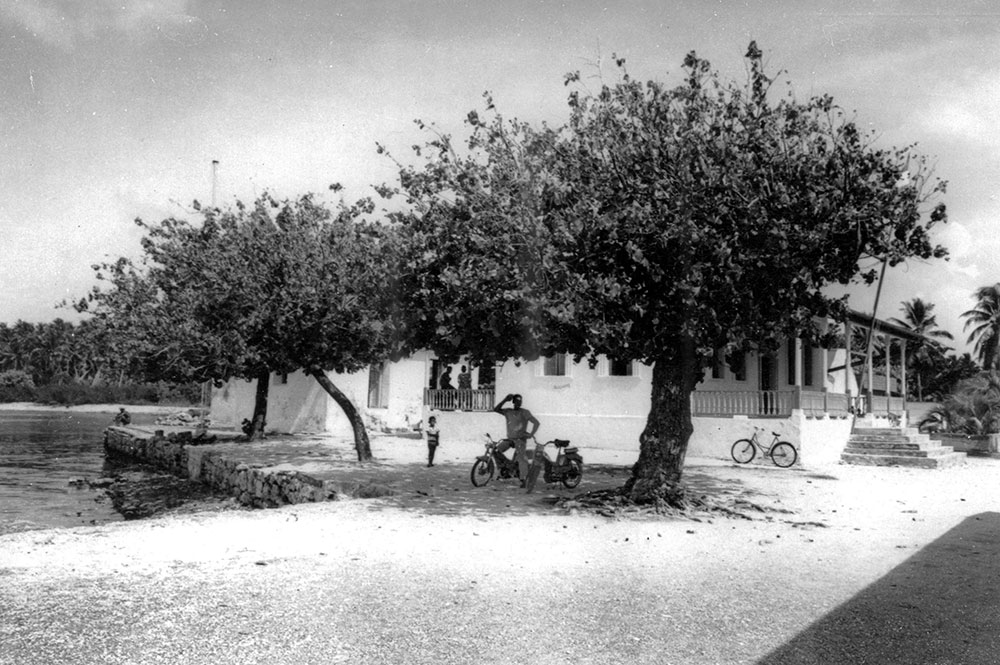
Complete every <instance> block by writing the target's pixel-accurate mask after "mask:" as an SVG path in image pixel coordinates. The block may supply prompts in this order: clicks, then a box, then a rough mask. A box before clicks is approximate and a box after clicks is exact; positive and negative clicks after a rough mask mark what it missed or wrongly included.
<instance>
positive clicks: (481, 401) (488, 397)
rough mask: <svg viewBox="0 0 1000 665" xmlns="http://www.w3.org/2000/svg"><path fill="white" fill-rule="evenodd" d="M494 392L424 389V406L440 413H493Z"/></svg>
mask: <svg viewBox="0 0 1000 665" xmlns="http://www.w3.org/2000/svg"><path fill="white" fill-rule="evenodd" d="M493 404H494V401H493V391H492V390H434V389H431V388H424V406H427V407H430V408H431V409H436V410H438V411H492V410H493Z"/></svg>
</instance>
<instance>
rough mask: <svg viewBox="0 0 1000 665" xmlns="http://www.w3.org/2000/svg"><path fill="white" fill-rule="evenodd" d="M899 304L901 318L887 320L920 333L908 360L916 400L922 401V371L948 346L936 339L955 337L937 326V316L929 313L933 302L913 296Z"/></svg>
mask: <svg viewBox="0 0 1000 665" xmlns="http://www.w3.org/2000/svg"><path fill="white" fill-rule="evenodd" d="M900 304H901V305H902V306H903V318H902V319H890V320H889V322H890V323H894V324H895V325H897V326H900V327H901V328H906V329H907V330H909V331H910V332H912V333H914V334H916V335H920V338H921V339H920V341H918V342H916V345H915V348H914V349H913V352H912V353H911V354H910V362H911V363H912V365H913V370H914V371H913V374H914V375H915V376H916V379H917V400H918V401H921V402H922V401H923V400H924V389H923V375H924V373H926V372H928V371H930V370H933V369H934V367H935V365H936V363H937V361H938V360H940V359H941V358H943V357H944V352H945V351H947V350H948V349H949V348H950V347H947V346H945V345H944V344H943V343H942V342H940V341H938V340H942V339H955V338H954V337H953V336H952V334H951V333H950V332H948V331H947V330H941V329H940V328H938V324H937V317H936V316H934V315H933V314H931V311H932V310H933V309H934V304H933V303H929V302H924V300H923V299H921V298H914V299H913V300H910V301H909V302H905V301H904V302H902V303H900Z"/></svg>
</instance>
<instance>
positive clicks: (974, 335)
mask: <svg viewBox="0 0 1000 665" xmlns="http://www.w3.org/2000/svg"><path fill="white" fill-rule="evenodd" d="M973 297H974V298H975V299H976V306H975V307H973V308H972V309H970V310H968V311H966V312H962V317H963V318H964V319H965V327H964V330H965V331H967V332H969V340H968V342H969V344H974V347H973V352H974V353H975V354H976V356H977V357H978V359H979V362H980V364H982V366H983V368H984V369H1000V283H997V284H993V285H991V286H981V287H979V288H978V289H976V293H975V295H974V296H973ZM970 328H971V331H970Z"/></svg>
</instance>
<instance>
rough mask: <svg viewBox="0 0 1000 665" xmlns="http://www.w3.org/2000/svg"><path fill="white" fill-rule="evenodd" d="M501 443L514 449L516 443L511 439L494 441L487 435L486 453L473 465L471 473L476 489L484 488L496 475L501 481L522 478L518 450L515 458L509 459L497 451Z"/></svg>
mask: <svg viewBox="0 0 1000 665" xmlns="http://www.w3.org/2000/svg"><path fill="white" fill-rule="evenodd" d="M501 443H506V444H507V446H506V448H514V442H513V441H511V440H510V439H500V440H499V441H494V440H493V437H491V436H490V435H489V434H487V435H486V451H485V452H484V454H482V455H480V456H478V457H477V458H476V461H475V462H473V463H472V470H471V471H470V473H469V480H471V481H472V484H473V485H474V486H475V487H482V486H484V485H485V484H486V483H488V482H490V481H491V480H493V476H494V474H496V476H497V478H498V479H499V480H506V479H510V478H520V477H521V473H520V470H519V469H518V462H517V460H518V457H517V449H516V448H515V449H514V456H513V458H508V457H507V456H506V455H504V454H503V453H501V452H500V451H499V450H497V448H498V447H499V446H500V444H501Z"/></svg>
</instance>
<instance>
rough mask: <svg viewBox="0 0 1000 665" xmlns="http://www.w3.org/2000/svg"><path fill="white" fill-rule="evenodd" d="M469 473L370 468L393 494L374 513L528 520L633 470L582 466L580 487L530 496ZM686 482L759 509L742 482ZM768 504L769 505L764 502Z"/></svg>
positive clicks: (696, 478) (543, 489)
mask: <svg viewBox="0 0 1000 665" xmlns="http://www.w3.org/2000/svg"><path fill="white" fill-rule="evenodd" d="M470 469H471V465H470V466H469V467H465V466H460V465H457V464H446V465H440V466H435V467H434V468H432V469H428V468H426V466H424V465H419V464H406V465H398V466H397V467H396V468H394V469H393V470H392V473H391V479H390V476H389V475H387V474H386V473H385V472H386V471H387V469H384V468H383V469H380V468H378V467H375V468H372V470H371V471H372V479H373V480H374V479H375V478H379V476H380V472H381V474H382V475H381V481H382V482H387V481H388V484H389V487H391V488H392V489H393V490H394V492H395V493H394V494H393V495H392V496H388V497H384V498H383V500H382V501H380V502H377V503H373V504H372V510H382V509H385V508H386V507H392V508H402V509H404V510H413V511H420V512H422V513H426V514H431V515H448V514H452V515H477V514H478V515H483V516H487V515H492V516H496V515H507V516H516V515H527V514H538V513H540V512H547V511H555V510H558V511H559V512H560V513H561V512H562V511H563V509H561V508H555V507H556V506H557V504H559V503H560V501H561V500H563V499H571V498H574V497H578V496H580V495H583V494H585V493H587V492H594V491H600V490H608V489H614V488H618V487H621V486H623V485H624V484H625V482H626V480H628V478H629V476H630V474H631V466H620V465H609V464H590V465H585V466H584V477H583V481H582V482H581V483H580V485H579V486H578V487H576V488H574V489H567V488H565V487H563V486H562V485H561V484H559V483H554V484H544V483H541V482H540V483H539V484H538V485H537V486H536V488H535V491H534V492H533V493H531V494H528V493H526V492H525V490H524V489H522V488H521V487H520V486H519V482H518V481H517V480H502V481H501V480H496V479H494V480H492V481H491V482H490V483H488V484H487V485H486V486H485V487H474V486H473V485H472V483H471V481H470V480H469V471H470ZM684 482H685V485H686V487H687V492H688V494H689V496H693V497H703V496H708V497H713V498H715V499H719V498H721V499H722V500H724V501H729V502H731V503H734V504H740V503H743V504H745V505H747V506H755V505H757V503H756V502H757V501H759V500H760V499H761V498H762V496H763V495H761V494H759V493H757V492H754V491H751V490H750V489H748V488H747V486H746V485H744V484H743V483H742V482H741V481H740V480H738V479H733V478H719V477H718V476H717V475H710V474H708V473H701V472H698V471H697V470H695V469H689V470H687V471H685V474H684ZM765 502H766V501H765Z"/></svg>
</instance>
